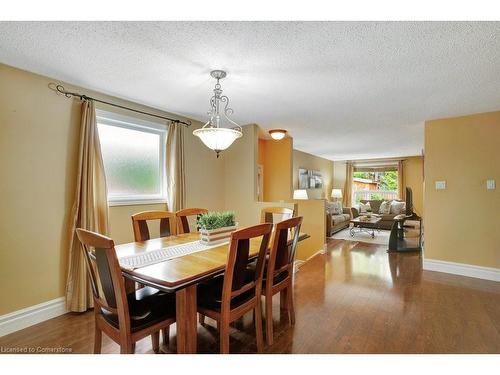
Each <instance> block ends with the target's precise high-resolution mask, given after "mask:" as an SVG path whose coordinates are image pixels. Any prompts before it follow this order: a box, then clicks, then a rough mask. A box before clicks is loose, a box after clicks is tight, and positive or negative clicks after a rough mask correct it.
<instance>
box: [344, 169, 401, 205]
mask: <svg viewBox="0 0 500 375" xmlns="http://www.w3.org/2000/svg"><path fill="white" fill-rule="evenodd" d="M370 199H385V200H391V199H398V170H397V167H395V168H387V167H385V168H380V169H377V168H364V169H363V168H356V169H355V171H354V172H353V178H352V200H353V203H359V202H360V200H370Z"/></svg>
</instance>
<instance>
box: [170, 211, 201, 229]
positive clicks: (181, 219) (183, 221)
mask: <svg viewBox="0 0 500 375" xmlns="http://www.w3.org/2000/svg"><path fill="white" fill-rule="evenodd" d="M207 213H208V210H207V209H206V208H185V209H183V210H179V211H177V212H176V213H175V215H176V216H177V223H178V226H179V233H190V229H189V221H188V217H190V216H198V215H204V214H207Z"/></svg>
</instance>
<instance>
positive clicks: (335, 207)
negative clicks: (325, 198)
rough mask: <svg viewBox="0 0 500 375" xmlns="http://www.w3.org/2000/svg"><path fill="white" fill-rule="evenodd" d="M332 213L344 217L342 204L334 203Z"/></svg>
mask: <svg viewBox="0 0 500 375" xmlns="http://www.w3.org/2000/svg"><path fill="white" fill-rule="evenodd" d="M330 213H331V214H332V215H342V202H333V203H332V206H331V208H330Z"/></svg>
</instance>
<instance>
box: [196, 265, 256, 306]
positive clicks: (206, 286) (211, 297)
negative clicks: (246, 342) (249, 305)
mask: <svg viewBox="0 0 500 375" xmlns="http://www.w3.org/2000/svg"><path fill="white" fill-rule="evenodd" d="M253 280H254V272H253V271H252V270H247V272H246V274H245V283H249V282H251V281H253ZM223 284H224V275H219V276H216V277H214V278H213V279H211V280H208V281H206V282H203V283H200V284H198V289H197V299H198V306H199V307H201V308H205V309H207V310H212V311H217V312H220V310H221V305H222V287H223ZM254 296H255V288H252V289H250V290H248V291H246V292H244V293H242V294H240V295H239V296H236V297H235V298H233V299H232V300H231V309H234V308H236V307H238V306H240V305H242V304H244V303H245V302H247V301H249V300H250V299H251V298H252V297H254Z"/></svg>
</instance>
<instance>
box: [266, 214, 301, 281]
mask: <svg viewBox="0 0 500 375" xmlns="http://www.w3.org/2000/svg"><path fill="white" fill-rule="evenodd" d="M301 225H302V216H299V217H293V218H291V219H288V220H285V221H282V222H280V223H277V224H276V227H275V229H274V239H273V244H272V246H271V252H270V254H269V261H268V265H267V275H266V283H267V284H269V285H272V284H273V282H274V278H275V277H276V276H278V275H279V274H281V273H282V272H286V273H287V275H286V277H288V276H291V275H292V273H293V263H294V261H295V252H296V250H297V243H298V241H299V234H300V226H301ZM289 236H291V238H289ZM290 239H291V241H292V242H291V243H289V240H290Z"/></svg>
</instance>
